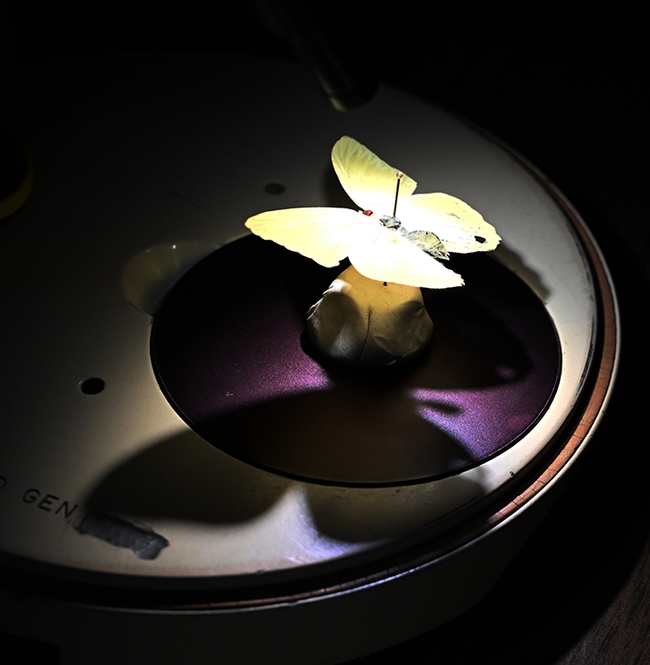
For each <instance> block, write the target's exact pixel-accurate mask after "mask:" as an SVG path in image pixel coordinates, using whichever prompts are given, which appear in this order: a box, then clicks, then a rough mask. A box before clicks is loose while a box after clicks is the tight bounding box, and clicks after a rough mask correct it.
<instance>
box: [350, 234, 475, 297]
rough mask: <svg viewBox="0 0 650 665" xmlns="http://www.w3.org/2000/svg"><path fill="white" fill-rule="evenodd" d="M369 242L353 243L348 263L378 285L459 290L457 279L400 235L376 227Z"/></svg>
mask: <svg viewBox="0 0 650 665" xmlns="http://www.w3.org/2000/svg"><path fill="white" fill-rule="evenodd" d="M379 228H380V233H379V234H378V235H377V237H376V238H375V239H374V240H373V241H372V242H364V243H355V244H354V245H353V246H352V247H351V248H350V253H349V257H350V262H351V263H352V265H353V266H354V267H355V268H356V269H357V270H358V271H359V272H360V273H361V274H362V275H364V276H366V277H368V278H370V279H376V280H378V281H380V282H394V283H396V284H404V285H405V286H418V287H425V288H427V287H428V288H436V289H444V288H449V287H453V286H462V285H463V283H464V282H463V279H462V278H461V276H460V275H458V274H457V273H455V272H453V271H452V270H449V269H448V268H445V266H443V265H442V263H440V262H439V261H436V259H434V258H433V257H432V256H431V255H430V254H427V253H425V252H423V251H422V250H420V249H419V248H418V247H417V245H415V244H414V243H412V242H411V241H410V240H407V239H406V238H405V237H403V236H402V235H400V234H399V233H395V232H394V231H391V230H390V229H387V228H384V227H381V226H380V227H379Z"/></svg>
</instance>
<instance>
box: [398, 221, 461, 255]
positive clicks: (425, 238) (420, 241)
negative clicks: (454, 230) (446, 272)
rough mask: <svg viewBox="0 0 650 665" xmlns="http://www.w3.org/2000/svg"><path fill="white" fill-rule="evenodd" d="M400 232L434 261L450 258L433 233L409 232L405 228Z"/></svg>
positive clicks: (400, 228) (440, 241) (400, 229)
mask: <svg viewBox="0 0 650 665" xmlns="http://www.w3.org/2000/svg"><path fill="white" fill-rule="evenodd" d="M399 232H400V233H401V234H402V235H403V236H404V237H405V238H406V239H407V240H410V241H411V242H412V243H413V244H414V245H416V246H417V247H419V248H420V249H421V250H422V251H423V252H426V253H427V254H429V255H430V256H433V258H434V259H448V258H449V255H448V254H447V250H446V249H445V246H444V245H443V244H442V240H440V238H438V236H437V235H436V234H435V233H433V231H407V230H406V229H405V228H404V227H403V226H400V227H399Z"/></svg>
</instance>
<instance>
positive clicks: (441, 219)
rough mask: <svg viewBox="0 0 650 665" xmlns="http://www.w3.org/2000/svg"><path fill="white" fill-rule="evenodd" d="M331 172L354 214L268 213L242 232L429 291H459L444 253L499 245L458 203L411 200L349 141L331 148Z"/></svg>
mask: <svg viewBox="0 0 650 665" xmlns="http://www.w3.org/2000/svg"><path fill="white" fill-rule="evenodd" d="M332 165H333V166H334V171H335V172H336V175H337V176H338V178H339V181H340V183H341V185H342V187H343V189H344V190H345V191H346V193H347V194H348V196H349V197H350V198H351V199H352V201H354V203H356V205H357V206H359V208H360V210H358V211H355V210H352V209H349V208H327V207H322V208H289V209H284V210H271V211H268V212H263V213H260V214H259V215H254V216H253V217H250V218H249V219H248V220H247V221H246V226H247V227H248V228H249V229H250V230H251V231H252V232H253V233H255V234H256V235H258V236H260V237H261V238H264V239H265V240H273V241H274V242H276V243H278V244H280V245H282V246H283V247H286V248H287V249H290V250H293V251H295V252H299V253H300V254H303V255H304V256H306V257H308V258H310V259H313V260H314V261H316V262H317V263H320V264H321V265H323V266H326V267H333V266H336V265H338V264H339V263H340V262H341V261H342V260H343V259H345V258H346V257H347V258H349V260H350V263H351V264H352V265H353V266H354V267H355V268H356V269H357V271H358V272H359V273H361V274H362V275H364V276H365V277H368V278H369V279H373V280H377V281H380V282H392V283H395V284H403V285H405V286H414V287H428V288H435V289H441V288H448V287H452V286H462V285H463V279H462V277H461V276H460V275H459V274H457V273H455V272H454V271H452V270H450V269H449V268H447V267H445V266H444V265H443V264H442V263H441V261H445V260H447V259H448V258H449V253H454V252H455V253H461V254H467V253H470V252H484V251H489V250H493V249H495V247H496V246H497V245H498V244H499V241H500V240H501V238H500V237H499V236H498V235H497V232H496V231H495V229H494V227H493V226H492V225H491V224H488V222H486V221H485V220H484V219H483V217H482V216H481V215H480V214H479V213H478V212H477V211H476V210H474V209H473V208H471V207H470V206H469V205H467V204H466V203H464V202H463V201H461V200H460V199H457V198H455V197H453V196H449V195H448V194H442V193H439V192H438V193H433V194H413V192H414V191H415V188H416V186H417V183H416V182H415V180H413V179H412V178H410V177H409V176H407V175H405V174H404V173H402V172H401V171H399V170H398V169H395V168H393V167H392V166H389V165H388V164H386V162H384V161H383V160H381V159H380V158H379V157H377V155H375V154H374V153H373V152H371V151H370V150H368V148H366V147H365V146H363V145H361V143H359V142H358V141H355V140H354V139H352V138H350V137H349V136H344V137H342V138H341V139H339V140H338V141H337V142H336V143H335V145H334V147H333V148H332Z"/></svg>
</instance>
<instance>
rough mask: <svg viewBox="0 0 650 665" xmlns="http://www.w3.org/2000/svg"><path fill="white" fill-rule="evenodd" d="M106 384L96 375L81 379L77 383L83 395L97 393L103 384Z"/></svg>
mask: <svg viewBox="0 0 650 665" xmlns="http://www.w3.org/2000/svg"><path fill="white" fill-rule="evenodd" d="M105 385H106V384H105V383H104V380H103V379H99V378H97V377H93V378H91V379H86V380H85V381H82V382H81V383H80V384H79V389H80V390H81V392H82V393H83V394H84V395H97V394H99V393H101V392H102V390H104V386H105Z"/></svg>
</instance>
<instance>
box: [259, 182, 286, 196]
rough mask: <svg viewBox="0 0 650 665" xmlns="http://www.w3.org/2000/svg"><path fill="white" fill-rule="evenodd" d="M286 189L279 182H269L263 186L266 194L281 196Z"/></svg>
mask: <svg viewBox="0 0 650 665" xmlns="http://www.w3.org/2000/svg"><path fill="white" fill-rule="evenodd" d="M285 189H286V187H285V186H284V185H282V184H280V183H279V182H270V183H269V184H268V185H264V191H265V192H266V193H267V194H282V193H283V192H284V190H285Z"/></svg>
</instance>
